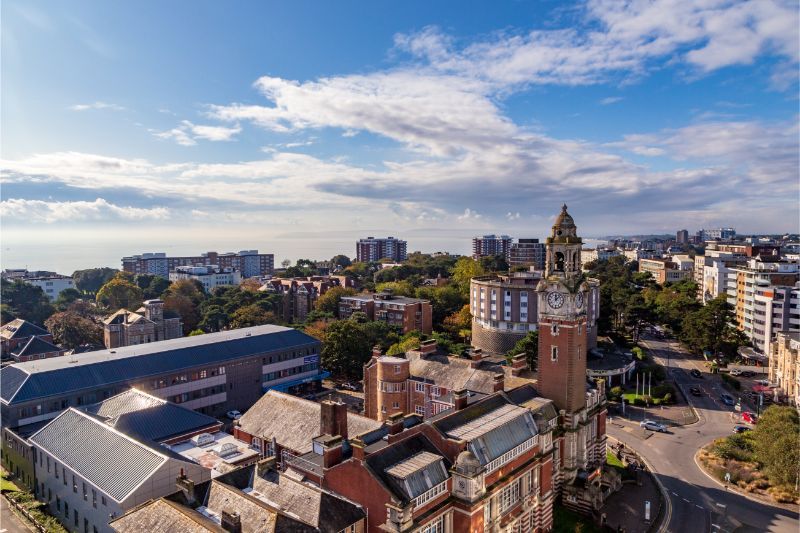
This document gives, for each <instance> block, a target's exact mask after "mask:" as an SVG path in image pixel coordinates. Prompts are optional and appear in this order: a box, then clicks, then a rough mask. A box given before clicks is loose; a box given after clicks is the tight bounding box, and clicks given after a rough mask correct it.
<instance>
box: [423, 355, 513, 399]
mask: <svg viewBox="0 0 800 533" xmlns="http://www.w3.org/2000/svg"><path fill="white" fill-rule="evenodd" d="M409 357H410V358H411V363H410V371H411V376H412V377H413V378H418V379H422V380H424V381H427V382H430V383H435V384H436V385H438V386H440V387H446V388H448V389H450V390H459V389H466V390H471V391H475V392H482V393H484V394H491V393H492V392H494V376H495V374H501V373H502V372H503V371H502V369H501V368H500V367H499V366H496V365H487V364H486V363H483V364H482V365H481V366H480V367H479V368H472V367H471V364H472V361H470V360H468V359H460V358H457V357H448V356H446V355H428V356H427V357H425V358H424V359H423V358H422V357H420V356H419V355H418V354H414V353H411V354H410V356H409Z"/></svg>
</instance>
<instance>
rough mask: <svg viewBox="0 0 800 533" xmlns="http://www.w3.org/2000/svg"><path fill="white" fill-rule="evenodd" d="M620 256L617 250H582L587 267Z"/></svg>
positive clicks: (583, 261)
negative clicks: (589, 264)
mask: <svg viewBox="0 0 800 533" xmlns="http://www.w3.org/2000/svg"><path fill="white" fill-rule="evenodd" d="M618 255H620V252H619V250H617V249H616V248H584V249H583V250H581V261H582V263H583V264H584V265H585V264H586V263H590V262H592V261H606V260H608V259H611V258H612V257H616V256H618ZM542 270H544V268H543V269H542Z"/></svg>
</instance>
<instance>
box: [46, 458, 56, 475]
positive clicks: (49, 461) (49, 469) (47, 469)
mask: <svg viewBox="0 0 800 533" xmlns="http://www.w3.org/2000/svg"><path fill="white" fill-rule="evenodd" d="M47 462H48V463H49V462H50V459H48V460H47ZM47 466H50V465H47ZM47 471H48V472H49V471H50V469H49V468H48V469H47ZM55 471H56V479H58V463H56V464H55Z"/></svg>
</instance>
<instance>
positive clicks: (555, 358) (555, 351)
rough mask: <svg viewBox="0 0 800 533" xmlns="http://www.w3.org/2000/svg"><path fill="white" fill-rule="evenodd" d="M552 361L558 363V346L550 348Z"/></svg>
mask: <svg viewBox="0 0 800 533" xmlns="http://www.w3.org/2000/svg"><path fill="white" fill-rule="evenodd" d="M550 360H551V361H558V346H551V347H550Z"/></svg>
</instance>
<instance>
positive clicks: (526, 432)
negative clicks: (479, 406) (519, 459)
mask: <svg viewBox="0 0 800 533" xmlns="http://www.w3.org/2000/svg"><path fill="white" fill-rule="evenodd" d="M537 434H538V429H537V427H536V423H535V422H534V420H533V415H532V414H531V412H530V411H529V410H528V409H525V408H523V407H519V406H517V405H512V404H506V405H503V406H501V407H499V408H497V409H494V410H492V411H490V412H488V413H486V414H483V415H482V416H479V417H477V418H475V419H473V420H471V421H469V422H467V423H466V424H463V425H460V426H457V427H455V428H453V429H451V430H450V431H448V432H447V435H448V436H449V437H451V438H455V439H461V440H466V441H469V445H468V446H469V449H470V451H472V453H474V454H475V456H476V457H478V459H479V460H480V462H481V464H483V465H485V464H487V463H490V462H491V461H493V460H495V459H497V458H498V457H500V456H501V455H503V454H504V453H506V452H507V451H509V450H512V449H514V448H516V447H517V446H519V445H520V444H522V443H524V442H525V441H527V440H528V439H530V438H532V437H534V436H536V435H537Z"/></svg>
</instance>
